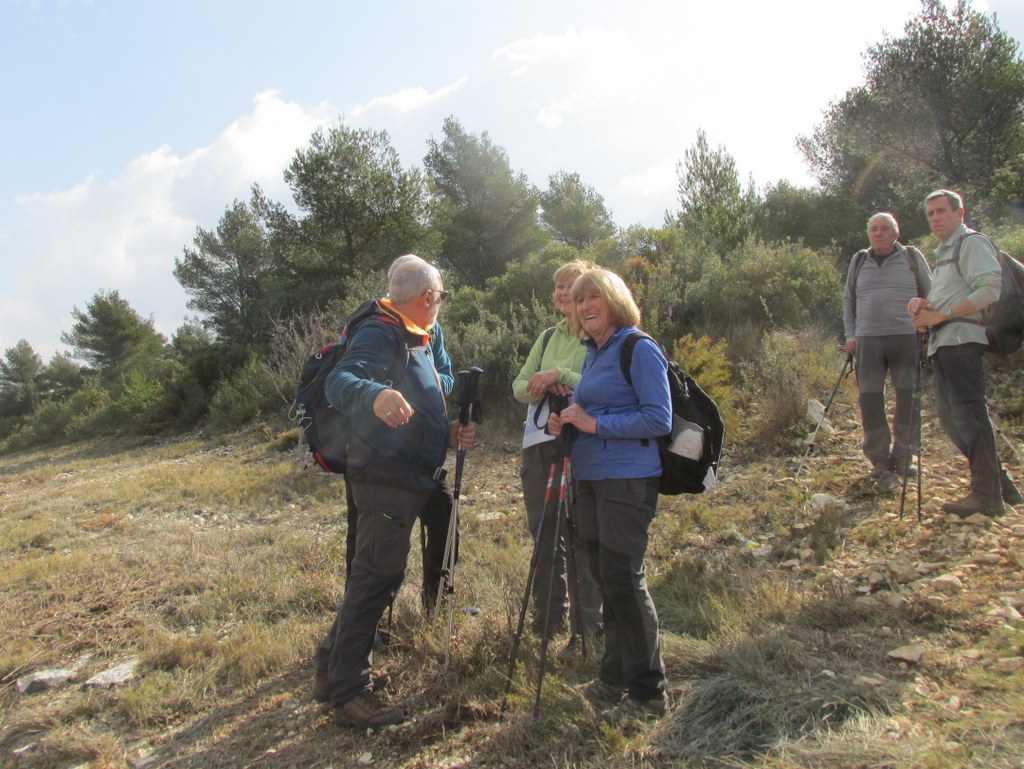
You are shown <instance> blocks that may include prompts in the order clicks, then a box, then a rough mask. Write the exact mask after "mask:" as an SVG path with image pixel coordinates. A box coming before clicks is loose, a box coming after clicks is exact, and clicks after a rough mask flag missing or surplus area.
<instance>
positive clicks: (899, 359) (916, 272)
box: [843, 212, 931, 489]
mask: <svg viewBox="0 0 1024 769" xmlns="http://www.w3.org/2000/svg"><path fill="white" fill-rule="evenodd" d="M867 229H868V241H869V242H870V244H871V247H870V248H866V249H864V250H862V251H858V252H857V253H856V254H854V256H853V259H851V260H850V269H849V272H848V273H847V276H846V289H845V291H844V292H843V325H844V326H845V329H846V354H847V355H856V361H857V362H856V371H857V387H858V389H859V390H860V397H859V400H860V416H861V424H862V425H863V427H864V444H863V448H864V455H865V456H866V457H867V458H868V460H869V461H870V462H871V465H872V470H871V474H870V476H869V477H870V478H872V479H873V480H874V481H875V482H876V483H877V484H878V485H879V487H880V488H883V489H886V488H893V487H895V486H896V485H897V482H898V478H897V477H896V475H895V473H896V472H904V471H905V470H906V469H907V468H909V467H910V465H909V463H908V458H909V453H910V444H911V440H912V437H911V430H912V424H913V416H914V415H913V388H914V377H915V374H916V369H917V366H918V365H919V361H920V351H919V348H918V342H917V334H916V332H915V329H914V324H913V322H912V321H911V320H910V318H909V317H908V316H907V313H906V307H907V303H908V302H909V301H910V300H911V299H913V298H914V297H923V296H927V295H928V290H929V289H930V287H931V271H930V270H929V269H928V262H926V261H925V258H924V255H923V254H922V253H921V252H920V251H918V250H917V249H916V248H914V247H913V246H910V247H906V246H903V245H902V244H901V243H900V242H899V241H898V240H897V238H899V235H900V228H899V224H898V223H897V221H896V219H895V217H893V215H892V214H889V213H884V212H880V213H877V214H875V215H874V216H872V217H871V218H870V219H868V226H867ZM886 374H889V375H890V376H891V377H892V384H893V388H894V389H895V391H896V409H895V414H894V415H893V426H892V430H891V431H890V429H889V422H888V419H887V418H886V413H885V380H886Z"/></svg>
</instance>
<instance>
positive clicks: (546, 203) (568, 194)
mask: <svg viewBox="0 0 1024 769" xmlns="http://www.w3.org/2000/svg"><path fill="white" fill-rule="evenodd" d="M540 206H541V220H542V221H543V223H544V224H545V225H546V226H547V228H548V229H549V230H550V231H551V232H552V233H553V234H554V236H555V239H556V240H557V241H559V242H560V243H564V244H565V245H567V246H572V247H573V248H578V249H584V248H586V247H587V246H589V245H590V244H591V243H593V242H594V241H596V240H602V239H604V238H610V237H612V236H613V235H614V234H615V222H613V221H612V217H611V213H610V212H609V211H608V209H607V208H606V207H605V205H604V198H602V197H601V196H600V195H598V194H597V192H595V191H594V188H593V187H590V186H589V185H586V184H584V183H583V182H582V180H581V179H580V175H579V174H577V173H566V172H565V171H559V172H558V173H557V174H552V175H551V176H549V177H548V188H547V189H546V190H544V191H542V192H541V193H540Z"/></svg>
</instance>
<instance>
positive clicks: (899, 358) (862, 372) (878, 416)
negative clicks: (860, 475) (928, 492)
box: [855, 334, 919, 469]
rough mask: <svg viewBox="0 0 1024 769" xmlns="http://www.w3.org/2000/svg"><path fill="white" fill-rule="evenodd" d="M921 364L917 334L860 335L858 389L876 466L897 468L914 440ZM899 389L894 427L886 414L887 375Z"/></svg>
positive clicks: (866, 451)
mask: <svg viewBox="0 0 1024 769" xmlns="http://www.w3.org/2000/svg"><path fill="white" fill-rule="evenodd" d="M918 365H919V352H918V345H917V334H892V335H890V336H859V337H857V361H856V366H855V370H856V372H857V389H858V390H859V392H860V396H859V401H860V419H861V425H863V427H864V444H863V448H864V456H866V457H867V458H868V460H869V461H870V462H871V464H872V465H873V466H874V467H882V468H885V469H897V468H900V467H903V463H904V462H906V459H907V452H908V451H909V450H910V445H911V443H912V442H913V441H912V437H911V435H910V429H911V424H912V422H913V417H914V378H915V377H916V375H917V367H918ZM887 373H888V374H889V375H890V376H891V378H892V385H893V389H894V390H895V391H896V410H895V413H894V414H893V420H892V421H893V425H892V430H891V431H890V429H889V420H888V417H887V416H886V413H885V379H886V374H887Z"/></svg>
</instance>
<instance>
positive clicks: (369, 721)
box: [334, 692, 407, 729]
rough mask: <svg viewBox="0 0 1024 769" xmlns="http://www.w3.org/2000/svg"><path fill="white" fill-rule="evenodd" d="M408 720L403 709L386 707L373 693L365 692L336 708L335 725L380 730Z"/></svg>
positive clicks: (395, 706) (394, 706) (392, 706)
mask: <svg viewBox="0 0 1024 769" xmlns="http://www.w3.org/2000/svg"><path fill="white" fill-rule="evenodd" d="M406 718H407V716H406V713H405V710H404V709H403V708H400V707H398V706H397V705H385V704H384V703H383V702H381V701H380V700H378V699H377V695H375V694H374V693H373V692H363V693H362V694H360V695H358V696H356V697H353V698H352V699H350V700H349V701H348V702H343V703H342V704H341V705H338V706H337V707H335V708H334V723H335V724H337V725H338V726H356V727H359V728H360V729H380V728H381V727H383V726H391V725H392V724H400V723H402V722H403V721H404V720H405V719H406Z"/></svg>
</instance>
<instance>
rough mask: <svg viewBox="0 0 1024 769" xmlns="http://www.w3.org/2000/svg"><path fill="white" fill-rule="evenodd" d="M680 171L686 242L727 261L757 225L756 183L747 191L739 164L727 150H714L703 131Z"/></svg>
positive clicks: (681, 216)
mask: <svg viewBox="0 0 1024 769" xmlns="http://www.w3.org/2000/svg"><path fill="white" fill-rule="evenodd" d="M676 172H677V174H678V176H679V185H678V188H677V189H678V193H679V204H680V211H679V213H678V214H677V215H676V217H675V221H676V224H677V225H678V226H679V228H680V230H681V231H682V233H683V238H684V240H685V241H687V242H688V243H693V244H699V245H701V246H703V247H705V248H707V249H709V250H710V251H711V252H712V253H714V254H717V255H718V256H720V257H721V258H723V259H724V258H727V257H728V255H729V254H730V253H731V252H732V251H734V250H735V249H736V248H737V247H738V246H739V245H740V244H741V243H743V241H745V240H746V239H747V236H748V235H749V234H750V232H751V230H752V228H753V226H754V224H755V219H754V217H755V214H756V213H757V210H758V207H757V192H756V190H755V189H754V187H753V184H751V185H749V186H748V188H747V190H746V192H744V191H743V189H742V187H741V185H740V180H739V173H738V172H737V170H736V161H735V160H734V159H733V157H732V155H730V154H729V153H728V152H727V151H726V149H725V147H721V146H719V147H718V148H716V149H714V150H712V149H711V147H710V145H709V144H708V137H707V134H705V133H704V131H703V130H701V131H698V132H697V141H696V143H694V145H693V146H692V147H690V148H689V149H687V150H686V154H685V156H684V158H683V160H682V161H680V162H679V163H678V164H677V165H676Z"/></svg>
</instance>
